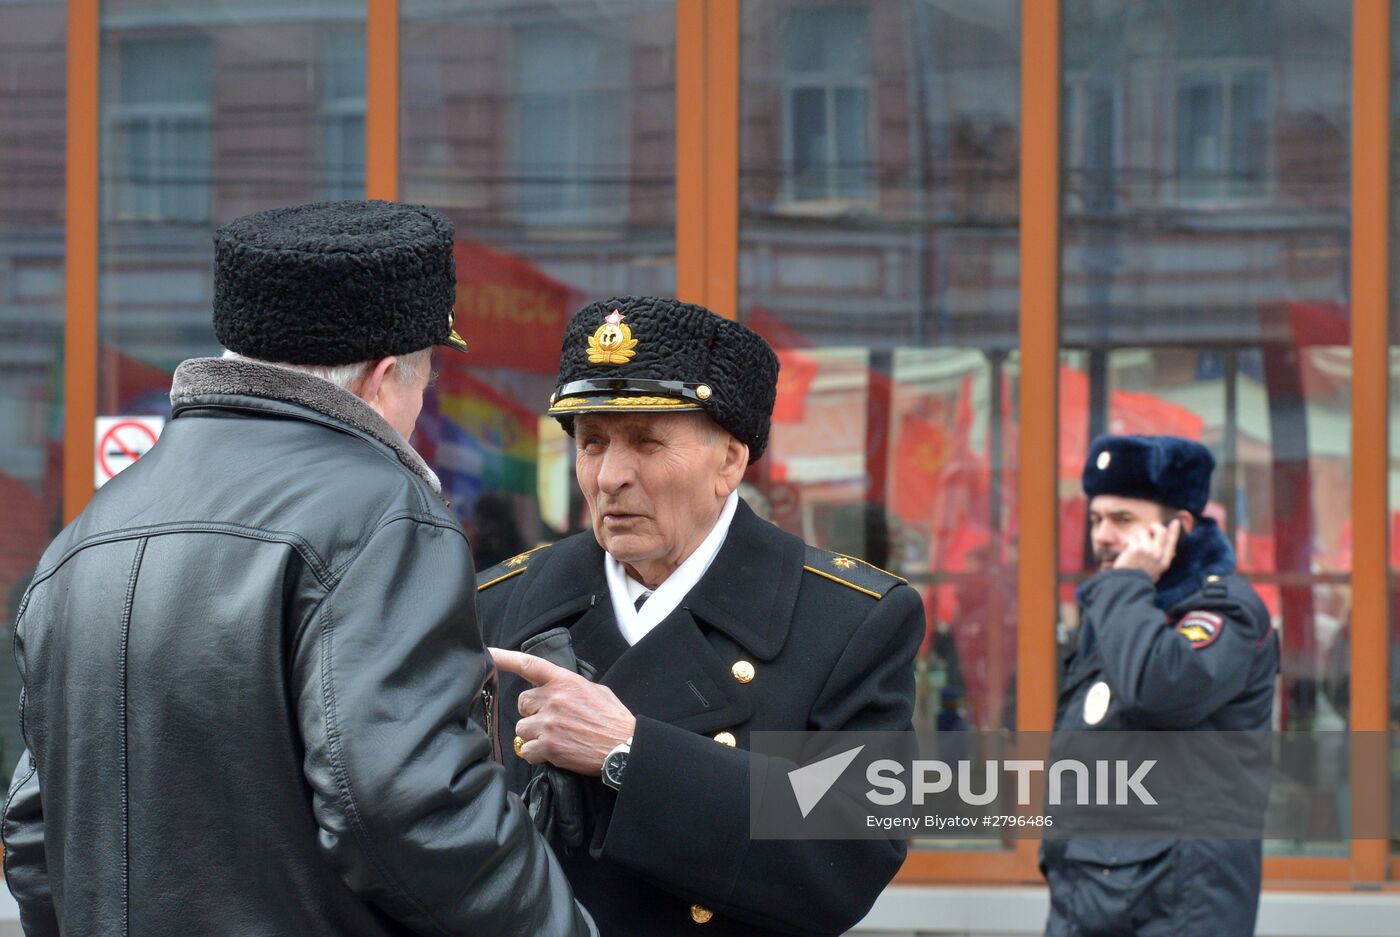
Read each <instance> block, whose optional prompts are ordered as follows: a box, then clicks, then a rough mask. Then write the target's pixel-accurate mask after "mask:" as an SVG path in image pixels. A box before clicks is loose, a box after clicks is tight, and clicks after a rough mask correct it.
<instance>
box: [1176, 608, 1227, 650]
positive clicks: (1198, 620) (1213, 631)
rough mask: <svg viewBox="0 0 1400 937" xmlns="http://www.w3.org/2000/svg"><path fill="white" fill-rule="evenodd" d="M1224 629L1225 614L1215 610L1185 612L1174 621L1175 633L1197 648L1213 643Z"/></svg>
mask: <svg viewBox="0 0 1400 937" xmlns="http://www.w3.org/2000/svg"><path fill="white" fill-rule="evenodd" d="M1224 630H1225V616H1224V615H1219V614H1216V613H1215V612H1203V611H1199V610H1198V611H1193V612H1187V613H1186V614H1185V615H1183V616H1181V620H1180V621H1178V622H1177V623H1176V631H1177V633H1178V634H1180V635H1182V636H1183V637H1184V638H1186V640H1188V641H1190V642H1191V646H1192V647H1193V648H1196V649H1197V650H1200V649H1201V648H1203V647H1206V646H1207V645H1209V644H1213V643H1215V639H1216V638H1218V637H1220V632H1222V631H1224Z"/></svg>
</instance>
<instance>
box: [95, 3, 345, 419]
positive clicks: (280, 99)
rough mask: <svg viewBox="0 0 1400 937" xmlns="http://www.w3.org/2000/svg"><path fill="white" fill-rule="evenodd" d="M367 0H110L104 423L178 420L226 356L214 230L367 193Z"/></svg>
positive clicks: (101, 375)
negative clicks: (194, 374)
mask: <svg viewBox="0 0 1400 937" xmlns="http://www.w3.org/2000/svg"><path fill="white" fill-rule="evenodd" d="M364 37H365V8H364V4H363V3H357V2H355V0H297V2H295V3H290V4H288V3H279V2H272V0H257V2H243V3H237V4H209V3H204V2H200V0H104V2H103V4H102V63H101V71H102V82H101V107H100V120H101V133H102V152H101V228H100V240H99V244H100V264H101V274H100V279H99V297H100V308H99V315H98V330H99V336H100V340H101V347H100V352H99V363H98V413H99V414H110V415H118V414H120V415H153V416H168V415H169V410H170V403H169V399H168V393H169V390H170V375H171V374H172V373H173V372H174V370H175V366H176V365H177V364H179V363H180V362H181V361H182V360H184V359H185V358H191V357H196V356H199V355H217V354H220V353H221V351H222V349H221V348H220V347H219V346H218V344H217V343H215V341H214V336H213V332H212V330H211V329H210V325H209V317H210V312H209V309H210V302H211V298H212V292H213V250H212V247H211V240H210V238H211V235H212V233H213V230H214V228H216V227H218V226H219V225H221V224H224V223H226V222H228V221H231V220H232V219H234V218H236V217H238V216H239V215H243V214H246V213H247V212H251V211H258V210H259V209H263V208H272V207H275V206H278V205H288V204H295V203H297V202H311V201H317V200H320V199H324V198H340V197H345V196H353V197H360V196H362V195H363V192H364V152H365V38H364Z"/></svg>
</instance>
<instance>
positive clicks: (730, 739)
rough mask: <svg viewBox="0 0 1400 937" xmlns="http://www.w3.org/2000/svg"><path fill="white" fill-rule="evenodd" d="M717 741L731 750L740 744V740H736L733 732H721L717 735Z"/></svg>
mask: <svg viewBox="0 0 1400 937" xmlns="http://www.w3.org/2000/svg"><path fill="white" fill-rule="evenodd" d="M715 741H716V742H718V743H720V744H721V745H728V746H729V747H730V748H733V747H734V746H735V745H738V744H739V740H738V739H736V738H734V733H733V732H720V733H718V734H716V735H715Z"/></svg>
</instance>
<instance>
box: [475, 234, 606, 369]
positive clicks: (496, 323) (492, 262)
mask: <svg viewBox="0 0 1400 937" xmlns="http://www.w3.org/2000/svg"><path fill="white" fill-rule="evenodd" d="M455 254H456V259H457V331H458V332H460V333H461V334H462V337H463V338H465V339H466V340H467V345H468V346H469V347H470V348H471V350H472V353H473V354H479V355H480V356H481V357H480V359H478V360H479V363H480V364H481V365H483V366H486V367H501V368H516V369H518V370H521V371H532V372H534V373H536V374H551V375H552V374H556V373H558V371H559V346H560V342H561V340H562V339H563V337H564V326H565V324H566V323H567V322H568V321H569V316H570V315H572V314H573V311H574V308H575V307H576V306H577V305H579V295H578V293H577V291H575V290H574V289H573V288H571V287H569V286H568V285H567V284H564V283H560V282H559V281H558V280H555V279H554V278H552V277H550V276H547V275H546V274H545V273H544V272H542V271H541V270H540V269H539V268H537V267H536V266H535V265H534V264H531V263H529V262H527V261H525V260H522V259H520V258H519V257H513V256H511V255H510V254H506V253H502V252H501V251H497V250H493V249H491V248H489V247H487V246H485V245H484V244H478V243H476V242H474V241H458V242H457V244H456V247H455Z"/></svg>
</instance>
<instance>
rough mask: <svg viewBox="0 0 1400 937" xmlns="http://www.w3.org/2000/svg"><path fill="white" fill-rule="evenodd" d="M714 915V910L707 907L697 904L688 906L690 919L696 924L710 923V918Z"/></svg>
mask: <svg viewBox="0 0 1400 937" xmlns="http://www.w3.org/2000/svg"><path fill="white" fill-rule="evenodd" d="M714 916H715V912H713V911H711V910H710V909H709V908H706V907H702V906H700V905H698V904H693V905H691V906H690V919H691V920H692V921H694V922H695V923H696V924H708V923H710V918H712V917H714Z"/></svg>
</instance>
